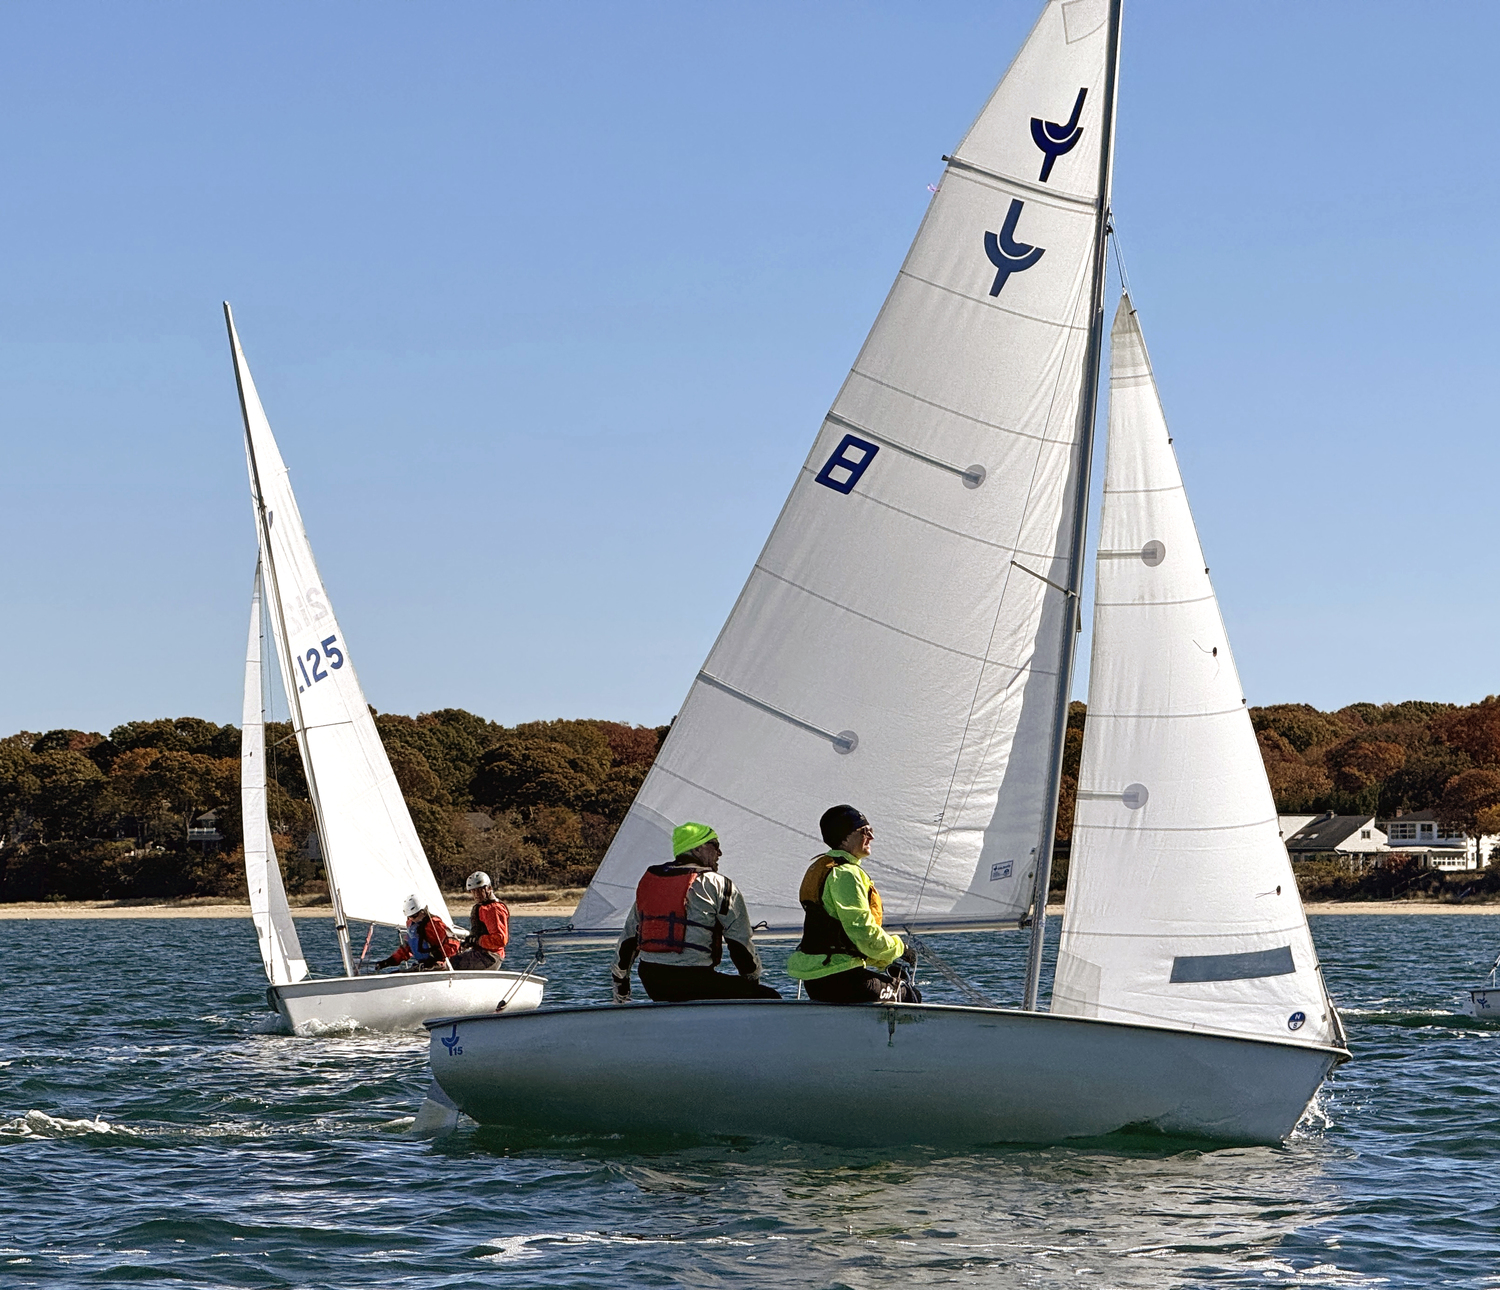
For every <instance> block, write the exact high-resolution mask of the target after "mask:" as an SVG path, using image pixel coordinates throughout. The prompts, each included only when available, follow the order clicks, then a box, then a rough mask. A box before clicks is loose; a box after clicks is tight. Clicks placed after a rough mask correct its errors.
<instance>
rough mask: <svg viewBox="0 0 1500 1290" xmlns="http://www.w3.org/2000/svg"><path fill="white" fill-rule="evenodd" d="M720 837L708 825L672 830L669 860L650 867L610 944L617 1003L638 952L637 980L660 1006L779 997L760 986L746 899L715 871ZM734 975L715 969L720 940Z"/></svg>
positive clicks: (625, 994) (626, 995) (625, 995)
mask: <svg viewBox="0 0 1500 1290" xmlns="http://www.w3.org/2000/svg"><path fill="white" fill-rule="evenodd" d="M721 854H723V853H722V850H721V848H720V847H719V835H718V834H716V833H715V832H714V831H713V830H712V829H711V828H709V827H708V825H706V824H691V823H689V824H680V825H678V826H677V828H675V829H673V830H672V856H673V859H672V862H671V863H670V864H656V865H652V866H651V867H650V868H649V869H647V870H646V872H645V873H644V874H643V875H642V876H641V881H640V885H639V886H637V887H636V889H635V904H634V905H633V906H631V909H630V914H629V916H628V917H627V918H626V919H625V928H624V930H623V931H622V932H621V933H620V940H619V944H618V945H617V946H616V948H615V963H614V966H613V967H612V968H611V969H610V975H611V976H612V977H613V979H614V1000H615V1002H616V1003H629V1002H630V965H631V964H632V963H634V962H635V960H636V956H637V955H639V956H640V960H641V962H640V969H639V970H640V974H641V984H642V985H643V986H645V987H646V993H647V994H648V995H650V996H651V997H652V998H653V999H655V1000H656V1001H657V1002H658V1003H684V1002H686V1001H687V1000H689V999H779V998H781V995H780V993H779V992H778V991H776V990H773V989H772V988H771V987H770V986H768V985H761V983H760V973H761V965H760V955H759V954H757V953H756V951H755V938H754V936H753V934H752V933H751V931H750V915H749V914H748V913H746V912H745V898H744V897H743V896H742V895H740V893H739V892H738V891H737V890H736V889H735V885H734V883H732V882H730V881H729V879H728V878H726V877H725V876H724V875H723V874H721V873H720V872H719V856H720V855H721ZM726 943H727V944H728V946H729V957H730V959H731V961H732V962H733V963H734V966H735V969H736V970H737V971H738V972H739V975H738V976H730V975H729V974H728V973H725V972H715V971H714V968H715V967H717V966H718V963H719V960H720V959H721V958H723V956H724V946H725V944H726Z"/></svg>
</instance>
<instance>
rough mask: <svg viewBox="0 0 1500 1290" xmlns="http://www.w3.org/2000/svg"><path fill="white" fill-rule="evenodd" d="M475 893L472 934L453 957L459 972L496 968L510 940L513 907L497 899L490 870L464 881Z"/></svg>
mask: <svg viewBox="0 0 1500 1290" xmlns="http://www.w3.org/2000/svg"><path fill="white" fill-rule="evenodd" d="M464 887H465V889H466V890H468V891H471V892H473V893H474V908H473V909H471V910H470V911H469V934H468V935H467V936H466V937H464V952H463V953H462V954H460V955H458V956H457V957H456V958H455V959H454V960H453V966H454V968H455V969H456V970H457V971H460V972H483V971H487V970H489V969H490V968H497V967H499V966H500V962H501V960H502V959H504V958H505V947H506V945H507V944H508V943H509V941H510V909H509V907H508V906H507V905H506V904H505V903H504V902H503V901H500V900H496V899H495V889H494V888H493V887H492V886H491V885H490V876H489V874H487V873H483V872H480V873H471V874H470V875H469V879H468V881H467V882H465V883H464Z"/></svg>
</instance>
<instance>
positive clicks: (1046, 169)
mask: <svg viewBox="0 0 1500 1290" xmlns="http://www.w3.org/2000/svg"><path fill="white" fill-rule="evenodd" d="M1088 92H1089V91H1088V86H1084V87H1083V88H1082V89H1081V90H1079V91H1078V101H1077V102H1075V103H1074V104H1073V115H1072V116H1070V117H1069V118H1068V119H1067V120H1066V121H1065V122H1063V124H1061V125H1059V124H1058V123H1057V122H1056V121H1043V120H1042V118H1041V117H1039V116H1034V117H1032V118H1031V137H1032V139H1033V141H1034V142H1035V143H1036V146H1037V147H1038V148H1040V149H1041V150H1042V174H1041V182H1042V183H1044V184H1045V183H1046V182H1047V178H1048V176H1050V175H1051V174H1052V163H1053V162H1054V161H1056V160H1057V159H1058V158H1059V157H1060V156H1062V155H1063V153H1065V152H1072V151H1073V148H1074V146H1075V145H1076V144H1077V143H1078V141H1079V140H1080V139H1081V138H1083V127H1082V126H1081V125H1079V124H1078V118H1079V116H1080V115H1081V114H1082V113H1083V100H1084V99H1085V98H1086V97H1087V96H1088Z"/></svg>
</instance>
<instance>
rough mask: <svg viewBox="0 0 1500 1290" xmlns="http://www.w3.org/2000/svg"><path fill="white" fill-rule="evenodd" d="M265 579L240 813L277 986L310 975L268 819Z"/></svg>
mask: <svg viewBox="0 0 1500 1290" xmlns="http://www.w3.org/2000/svg"><path fill="white" fill-rule="evenodd" d="M262 653H263V651H262V649H261V577H260V562H259V561H256V564H255V591H254V594H253V595H252V596H251V598H250V643H249V644H248V645H247V646H246V647H245V706H244V712H243V720H242V721H241V724H240V813H241V815H242V816H243V817H244V834H245V884H246V886H247V887H248V888H249V890H250V917H251V918H252V919H253V920H254V922H255V934H256V937H257V939H258V940H259V942H260V958H261V962H262V963H264V964H265V965H266V979H267V980H269V981H270V983H271V984H272V985H289V984H291V983H292V982H293V981H300V980H302V978H303V977H305V976H306V975H307V960H306V959H305V958H304V957H303V954H302V943H301V942H300V941H299V940H298V939H297V927H296V924H295V923H293V922H292V913H291V910H290V909H289V908H288V907H287V903H286V889H285V888H284V887H283V886H282V883H281V866H280V865H278V864H277V862H276V847H275V844H274V843H273V842H272V841H271V825H270V821H269V819H268V818H267V815H266V724H265V704H264V702H263V700H262V697H261V657H262Z"/></svg>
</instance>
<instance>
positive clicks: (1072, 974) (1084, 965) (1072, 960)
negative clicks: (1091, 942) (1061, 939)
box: [1052, 950, 1104, 1017]
mask: <svg viewBox="0 0 1500 1290" xmlns="http://www.w3.org/2000/svg"><path fill="white" fill-rule="evenodd" d="M1103 975H1104V970H1103V969H1102V968H1101V967H1100V966H1099V965H1098V964H1097V963H1090V962H1089V961H1088V960H1087V959H1084V958H1079V956H1078V955H1076V954H1073V953H1071V952H1069V951H1068V950H1062V951H1060V952H1059V953H1058V956H1057V976H1056V977H1055V978H1054V980H1053V984H1052V1011H1053V1012H1056V1013H1059V1014H1061V1015H1063V1016H1067V1017H1097V1016H1098V1015H1099V981H1100V978H1101V977H1102V976H1103Z"/></svg>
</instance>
